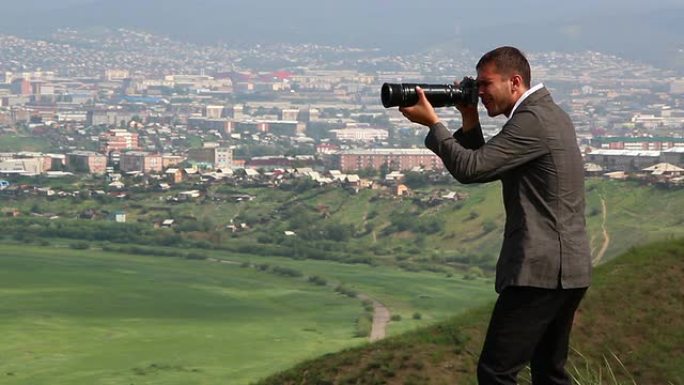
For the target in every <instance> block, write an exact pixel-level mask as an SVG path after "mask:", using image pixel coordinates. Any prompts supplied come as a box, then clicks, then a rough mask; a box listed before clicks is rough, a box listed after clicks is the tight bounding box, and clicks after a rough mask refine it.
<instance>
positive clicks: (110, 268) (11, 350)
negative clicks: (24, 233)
mask: <svg viewBox="0 0 684 385" xmlns="http://www.w3.org/2000/svg"><path fill="white" fill-rule="evenodd" d="M61 245H62V243H61V242H59V241H58V240H54V241H52V247H51V248H44V247H37V246H32V245H16V244H3V245H2V249H1V251H0V307H2V309H3V312H2V314H0V331H2V335H3V344H2V345H0V357H3V360H2V361H0V374H2V375H6V378H3V381H2V383H3V384H9V385H14V384H17V385H18V384H27V383H30V384H36V385H40V384H51V383H65V384H66V383H68V384H120V383H126V384H128V383H135V384H140V383H143V384H246V383H248V382H249V381H253V380H256V379H258V378H260V377H263V376H264V375H266V374H268V373H273V372H276V371H279V370H284V369H286V368H288V367H290V366H292V365H293V364H295V363H297V362H299V361H301V360H304V359H310V358H313V357H316V356H318V355H321V354H325V353H330V352H335V351H339V350H340V349H343V348H347V347H350V346H355V345H359V344H363V343H365V342H366V340H365V339H363V338H354V335H355V333H356V324H355V322H356V320H357V318H358V317H359V316H361V315H362V314H363V313H364V309H363V307H362V303H361V300H359V299H352V298H348V297H345V296H342V295H339V294H336V293H335V292H334V290H333V289H334V287H335V286H336V285H338V284H340V283H343V284H344V286H345V287H348V288H351V289H353V290H355V291H357V292H361V293H364V294H367V295H370V296H371V297H373V298H375V299H377V300H380V301H382V302H383V303H385V304H386V305H387V306H389V307H390V310H391V311H392V312H393V314H400V315H402V320H401V321H398V322H394V323H392V324H391V326H390V329H389V333H390V334H392V335H396V334H398V333H400V332H402V331H405V330H410V329H415V328H417V327H419V326H421V325H427V324H430V323H432V322H435V321H439V320H443V319H446V318H447V317H449V316H450V315H453V314H456V313H459V312H462V311H463V310H464V309H466V308H468V307H470V306H474V305H477V304H478V303H484V302H487V301H489V300H490V299H491V298H492V296H493V290H492V288H491V285H492V284H491V282H489V281H488V280H474V281H464V280H462V279H461V278H460V277H456V276H454V277H452V278H447V277H446V276H445V275H443V274H434V273H427V272H423V273H409V272H405V271H402V270H398V269H395V268H391V267H386V266H385V267H369V266H368V265H348V264H347V265H345V264H338V263H331V262H325V261H297V260H292V259H287V258H270V257H254V256H247V255H237V254H226V253H224V252H218V251H211V252H208V251H198V252H201V253H205V254H206V255H207V256H209V257H214V258H222V259H225V260H228V261H230V262H236V263H217V262H211V261H187V260H183V259H180V258H171V257H150V256H131V255H123V254H118V253H111V252H103V251H98V250H85V251H78V250H71V249H66V248H64V247H63V246H61ZM244 262H248V263H249V264H250V266H252V267H245V264H244ZM256 264H268V265H269V266H270V267H271V268H272V267H275V266H278V267H283V268H291V269H296V270H298V271H300V272H302V273H303V275H302V277H295V278H286V277H279V276H277V275H274V274H272V273H269V272H260V271H258V270H257V269H255V268H253V266H254V265H256ZM312 275H317V276H320V277H322V278H324V279H326V280H327V281H328V285H327V286H316V285H313V284H311V283H308V282H307V278H308V277H309V276H312ZM416 311H419V312H420V313H421V314H422V319H421V320H413V319H412V318H411V315H412V314H413V313H414V312H416Z"/></svg>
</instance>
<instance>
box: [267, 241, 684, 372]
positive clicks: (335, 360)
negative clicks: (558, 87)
mask: <svg viewBox="0 0 684 385" xmlns="http://www.w3.org/2000/svg"><path fill="white" fill-rule="evenodd" d="M683 280H684V239H678V240H668V241H661V242H659V243H653V244H649V245H645V246H642V247H639V248H635V249H631V250H629V251H628V252H627V253H625V254H624V255H621V256H620V257H618V258H615V259H614V260H612V261H610V262H608V263H605V264H604V265H602V266H600V267H599V268H597V269H596V270H595V278H594V284H593V286H592V288H591V289H590V290H589V291H588V293H587V297H586V298H585V300H584V301H583V303H582V304H581V306H580V309H579V312H578V315H577V320H576V326H575V329H574V332H573V335H572V339H571V346H572V348H573V349H574V350H575V352H574V353H573V355H572V358H571V361H570V368H571V372H572V373H573V375H575V376H576V377H579V378H583V379H584V380H583V381H582V385H584V384H598V383H610V384H613V383H614V382H613V381H612V380H611V377H610V375H609V373H610V372H612V373H614V374H615V376H616V377H617V383H624V384H626V383H630V384H631V383H632V382H631V380H632V378H633V380H634V381H635V382H636V384H639V385H641V384H673V385H681V384H684V350H682V349H683V347H684V286H682V285H681V282H682V281H683ZM490 309H491V306H486V307H483V308H480V309H478V310H475V311H471V312H468V313H467V314H465V315H462V316H459V317H456V318H453V319H451V320H449V321H448V322H443V323H439V324H436V325H434V326H431V327H429V328H425V329H420V330H417V331H414V332H409V333H407V334H404V335H401V336H397V337H393V338H390V339H387V340H384V341H381V342H378V343H374V344H370V345H367V346H364V347H358V348H353V349H348V350H345V351H342V352H340V353H336V354H331V355H327V356H323V357H321V358H318V359H316V360H312V361H308V362H304V363H302V364H300V365H298V366H297V367H295V368H293V369H291V370H288V371H285V372H282V373H279V374H277V375H274V376H271V377H269V378H267V379H265V380H263V381H261V382H259V383H258V384H259V385H284V384H300V385H305V384H319V385H320V384H475V383H476V380H475V378H474V373H475V365H476V362H477V356H478V354H479V350H480V347H481V344H482V338H483V333H484V329H485V328H486V324H487V322H488V318H489V312H490ZM599 376H601V377H602V378H603V381H598V380H597V378H598V377H599ZM528 378H529V377H528ZM523 383H524V381H523Z"/></svg>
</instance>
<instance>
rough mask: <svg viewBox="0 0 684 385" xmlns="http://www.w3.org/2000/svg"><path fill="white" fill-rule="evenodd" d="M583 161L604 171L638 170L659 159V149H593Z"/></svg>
mask: <svg viewBox="0 0 684 385" xmlns="http://www.w3.org/2000/svg"><path fill="white" fill-rule="evenodd" d="M584 158H585V162H589V163H594V164H596V165H599V166H601V167H602V168H603V170H605V171H640V170H643V169H644V168H646V167H648V166H652V165H654V164H656V163H658V162H659V161H660V151H636V150H610V149H608V150H605V149H600V150H593V151H591V152H590V153H587V154H586V155H585V157H584Z"/></svg>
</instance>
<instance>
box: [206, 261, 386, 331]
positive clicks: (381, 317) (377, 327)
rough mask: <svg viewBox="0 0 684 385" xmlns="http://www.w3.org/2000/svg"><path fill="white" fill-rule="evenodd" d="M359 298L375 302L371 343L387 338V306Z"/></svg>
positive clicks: (228, 262)
mask: <svg viewBox="0 0 684 385" xmlns="http://www.w3.org/2000/svg"><path fill="white" fill-rule="evenodd" d="M207 261H209V262H215V263H227V264H230V265H239V264H240V263H239V262H235V261H230V260H227V259H217V258H207ZM358 298H359V299H361V300H369V301H371V302H373V326H372V327H371V332H370V337H369V339H370V341H371V342H373V341H378V340H381V339H383V338H385V336H386V335H387V324H389V322H390V318H391V317H392V314H391V313H390V311H389V309H388V308H387V306H385V305H383V304H382V303H380V302H378V301H376V300H374V299H373V298H370V297H369V296H367V295H365V294H359V295H358Z"/></svg>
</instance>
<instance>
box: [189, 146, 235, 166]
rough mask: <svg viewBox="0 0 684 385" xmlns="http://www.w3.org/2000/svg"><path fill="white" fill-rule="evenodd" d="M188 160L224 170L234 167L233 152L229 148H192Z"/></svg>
mask: <svg viewBox="0 0 684 385" xmlns="http://www.w3.org/2000/svg"><path fill="white" fill-rule="evenodd" d="M188 160H190V161H192V162H195V163H200V164H201V165H202V166H204V167H209V168H214V169H223V168H231V167H232V166H233V150H232V149H231V148H229V147H204V148H192V149H190V151H189V152H188Z"/></svg>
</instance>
